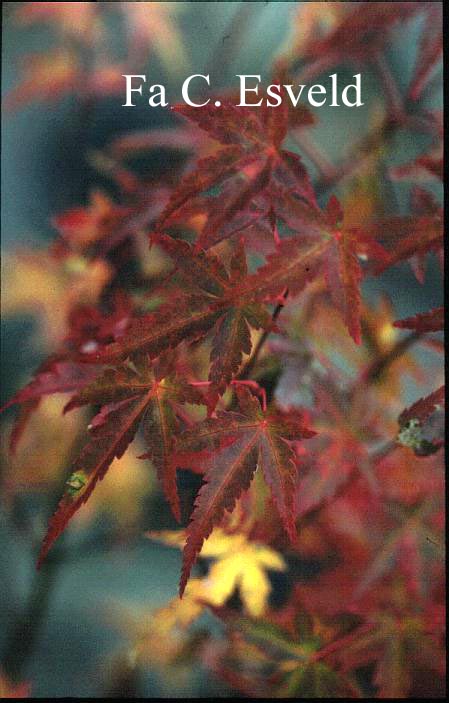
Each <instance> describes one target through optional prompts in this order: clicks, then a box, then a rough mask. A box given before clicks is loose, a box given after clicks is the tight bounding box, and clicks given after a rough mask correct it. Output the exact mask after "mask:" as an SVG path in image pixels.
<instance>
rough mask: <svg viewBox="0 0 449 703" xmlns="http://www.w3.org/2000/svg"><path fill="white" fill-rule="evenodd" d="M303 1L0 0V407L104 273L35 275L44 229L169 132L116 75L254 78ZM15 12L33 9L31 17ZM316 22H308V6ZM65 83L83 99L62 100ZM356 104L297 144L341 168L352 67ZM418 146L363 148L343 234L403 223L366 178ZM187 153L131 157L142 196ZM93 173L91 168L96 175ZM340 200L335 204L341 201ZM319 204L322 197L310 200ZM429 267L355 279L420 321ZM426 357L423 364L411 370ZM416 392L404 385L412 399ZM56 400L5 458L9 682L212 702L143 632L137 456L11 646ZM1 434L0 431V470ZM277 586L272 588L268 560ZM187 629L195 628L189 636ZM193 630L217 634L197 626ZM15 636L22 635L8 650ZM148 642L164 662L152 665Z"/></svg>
mask: <svg viewBox="0 0 449 703" xmlns="http://www.w3.org/2000/svg"><path fill="white" fill-rule="evenodd" d="M305 4H306V5H307V4H309V5H311V3H305ZM49 5H53V6H55V5H58V6H60V12H59V13H57V12H54V11H53V13H52V12H51V11H48V12H46V11H45V8H44V6H49ZM302 5H304V3H300V2H297V3H294V2H251V3H250V2H246V3H245V2H232V3H226V2H220V3H216V2H177V3H157V2H155V3H12V2H7V3H5V9H4V22H3V48H2V60H3V71H2V91H3V95H4V96H6V98H5V99H6V102H7V110H5V113H4V115H3V129H2V247H3V257H2V258H3V277H2V278H3V296H2V298H3V299H2V311H3V320H2V402H4V401H5V400H6V399H7V398H9V397H10V396H11V395H12V393H14V392H15V391H16V390H17V389H18V388H19V387H20V386H21V385H22V384H23V383H24V382H25V381H26V380H27V379H28V377H29V375H30V374H31V372H32V371H33V370H34V368H35V367H36V366H37V364H38V363H39V362H40V361H41V360H42V359H43V358H44V357H45V356H46V355H47V354H48V353H49V352H50V351H51V350H52V348H53V347H54V344H55V340H57V338H58V332H59V331H60V329H61V328H62V322H63V320H64V319H65V314H66V310H67V309H68V307H69V305H70V300H74V299H77V298H78V297H82V298H83V299H85V298H86V295H87V296H89V295H92V296H93V297H94V296H95V286H96V285H100V284H101V282H102V281H103V280H104V277H107V275H108V272H107V271H106V270H97V271H95V272H94V273H93V274H92V272H90V273H89V275H88V274H87V273H86V272H83V271H79V270H76V267H75V269H73V270H67V271H66V272H65V274H64V275H61V272H60V271H59V270H58V271H56V270H52V269H51V264H50V263H48V267H49V268H48V270H44V269H43V263H42V260H41V259H39V258H37V257H36V256H35V254H34V249H39V248H40V247H43V246H45V245H47V244H48V243H49V242H51V241H52V240H53V238H54V237H55V229H54V227H53V226H52V218H53V217H54V216H55V215H57V214H59V213H61V212H63V211H64V210H67V209H68V208H70V207H74V206H78V205H83V204H87V203H88V202H89V199H90V194H91V191H92V189H96V190H98V189H101V190H102V192H103V193H106V194H108V195H109V197H114V195H115V194H116V192H115V186H114V182H113V180H111V178H109V177H108V175H107V168H105V167H104V163H105V162H104V160H103V161H101V158H100V159H99V154H100V155H101V154H102V155H103V156H104V155H105V154H108V155H110V154H111V153H113V152H111V150H110V149H109V147H110V145H111V144H113V143H115V144H117V140H118V139H120V138H122V137H124V136H125V135H128V134H130V133H134V134H144V133H146V132H147V131H148V130H149V129H158V128H164V129H165V128H167V127H169V126H173V125H175V124H176V120H175V118H174V116H173V115H172V114H170V112H169V111H168V110H165V109H163V108H149V107H147V106H145V104H144V101H142V102H141V104H140V106H138V107H135V108H133V109H125V108H123V107H122V106H121V105H122V102H123V100H122V98H123V95H124V90H123V84H122V81H123V79H122V78H121V73H123V72H126V71H125V70H123V68H124V67H126V66H128V68H129V69H130V70H129V71H128V72H132V73H146V74H147V76H148V83H147V84H151V83H163V84H164V85H166V86H167V87H168V96H169V100H170V101H171V102H174V101H176V100H178V99H179V98H180V85H181V83H182V81H183V79H184V78H185V77H186V76H187V75H190V74H192V73H210V75H211V83H212V85H213V86H214V88H216V89H219V88H227V87H235V86H236V85H237V83H236V80H237V79H236V78H235V74H238V73H246V74H262V76H263V77H268V75H269V74H268V71H269V68H270V66H271V65H272V62H273V59H275V58H276V57H278V56H279V55H281V54H285V53H286V52H287V53H288V52H289V51H291V50H293V48H294V46H295V41H296V42H300V41H301V33H304V32H305V31H306V28H307V27H306V24H305V23H301V22H300V21H299V20H298V16H300V15H299V13H300V11H301V6H302ZM315 5H321V6H325V5H327V3H315ZM329 5H333V3H329ZM30 6H34V9H33V10H32V11H31V10H30ZM39 6H41V7H40V10H39ZM63 6H64V7H63ZM68 6H70V7H68ZM92 6H102V7H101V11H100V12H99V13H98V12H97V10H95V12H93V8H92ZM321 11H322V12H323V13H324V9H323V8H321ZM39 12H41V14H40V15H39ZM33 13H34V14H33ZM324 21H326V17H324ZM422 22H423V18H422V17H421V16H419V15H418V16H417V17H414V18H411V19H410V20H408V21H407V23H406V24H401V25H400V26H399V27H398V28H397V29H396V30H395V32H393V34H392V40H391V42H390V43H389V45H388V60H389V63H390V66H391V68H392V71H393V73H394V75H395V77H396V79H397V82H398V84H399V86H400V87H403V88H405V86H406V85H407V83H408V81H409V79H410V76H411V74H412V70H413V66H414V61H415V56H416V48H417V45H418V42H417V37H418V36H419V35H420V32H421V30H422ZM35 54H38V55H40V57H41V59H40V62H39V60H37V59H36V58H33V59H31V61H30V60H29V59H28V64H25V69H23V68H21V66H22V65H23V62H24V60H25V61H26V57H27V56H29V55H35ZM24 71H25V73H24ZM77 71H79V74H77ZM353 72H354V71H353V70H352V68H351V67H349V66H345V65H342V66H341V69H340V70H339V76H340V77H341V80H342V81H344V80H346V79H349V78H350V77H351V76H352V74H353ZM24 76H25V77H24ZM77 76H78V78H77ZM79 76H81V82H80V83H79V84H78V85H81V92H79V91H77V90H74V89H73V86H74V85H76V84H77V83H76V81H77V80H79ZM117 77H118V79H119V81H120V83H119V87H118V89H117ZM58 81H59V83H58ZM86 81H90V85H91V92H90V93H88V94H85V93H83V86H85V85H86ZM434 83H435V89H434V90H433V91H431V92H430V94H429V96H428V97H427V101H428V104H427V108H428V109H429V110H432V109H434V110H438V109H440V108H441V84H442V79H441V72H439V71H437V73H436V77H435V80H434ZM18 86H21V88H20V89H18ZM58 86H59V89H60V94H58ZM53 93H54V94H53ZM363 97H364V101H365V106H364V107H363V108H360V109H348V108H339V109H338V110H335V109H332V108H329V107H322V108H320V109H319V110H315V115H316V116H317V118H318V121H317V124H316V126H314V127H313V128H312V130H311V133H312V135H313V138H314V140H315V142H316V143H317V144H319V145H320V148H321V150H322V152H323V153H325V154H326V155H327V157H328V158H329V160H330V161H332V160H336V161H338V160H341V158H342V157H343V156H344V155H345V154H347V153H349V150H350V148H351V147H352V146H353V145H354V143H355V142H356V141H357V139H358V138H359V137H360V136H361V135H362V134H363V133H364V132H365V131H366V126H367V122H370V123H372V125H374V123H375V120H381V119H382V116H383V115H384V113H385V95H384V93H383V89H382V85H381V84H380V82H379V80H378V77H377V76H376V75H375V73H373V72H371V71H368V70H367V71H365V72H363ZM118 143H119V144H120V142H118ZM122 143H123V142H122ZM428 145H429V138H428V137H426V136H425V135H415V134H411V133H409V132H407V133H401V134H400V135H398V136H397V137H395V140H394V144H393V145H391V147H389V148H388V149H385V148H383V146H380V147H379V149H378V150H376V151H375V152H374V153H373V155H372V157H371V158H370V160H368V162H367V163H366V165H365V167H364V169H362V170H361V172H359V174H358V182H356V183H355V184H354V182H352V184H351V189H352V190H351V191H350V192H348V193H346V198H347V200H346V202H345V205H346V208H347V210H348V211H349V212H350V213H353V216H354V221H357V220H360V217H362V218H363V216H364V215H366V216H367V217H368V216H370V215H371V214H372V212H376V214H377V215H379V216H381V215H382V214H386V212H385V207H386V205H385V204H386V203H388V204H389V205H388V207H389V208H390V210H394V211H395V212H401V213H405V212H407V208H408V192H409V184H408V183H406V182H403V181H397V182H393V181H391V180H389V179H386V178H384V177H382V176H383V175H384V174H385V173H386V172H387V170H388V169H389V168H391V167H394V166H397V165H400V164H404V163H408V162H410V161H412V160H413V159H414V158H415V157H416V156H417V155H419V154H420V153H422V152H423V151H425V150H426V148H427V147H428ZM190 151H191V149H190V148H189V145H188V144H187V145H183V148H182V149H180V150H179V149H170V148H160V147H158V148H156V149H152V150H148V149H147V150H145V151H144V152H139V153H134V154H133V153H131V155H130V156H129V158H128V163H129V165H131V166H132V168H133V169H135V170H136V171H137V172H138V173H140V174H142V175H144V176H145V178H146V179H148V181H149V182H150V183H151V182H153V183H154V182H157V179H158V174H159V173H160V170H161V168H162V166H164V167H166V165H167V160H171V162H170V163H172V164H173V167H175V166H177V165H178V164H179V163H182V161H183V160H185V159H186V158H187V157H188V155H189V152H190ZM304 162H305V164H306V165H307V167H308V168H309V169H310V172H311V174H312V176H314V175H316V169H315V166H314V163H313V161H312V160H310V159H309V158H308V156H307V153H305V156H304ZM99 163H100V165H101V164H102V165H103V166H102V167H100V168H99V167H98V165H99ZM379 184H380V185H379ZM426 188H427V189H428V190H432V191H433V192H434V193H435V194H436V195H437V196H438V197H441V187H440V186H439V185H438V183H437V182H433V181H432V180H430V181H429V182H427V183H426ZM383 189H386V191H385V192H384V190H383ZM351 193H352V196H351ZM354 193H356V196H357V197H355V196H354ZM360 194H362V195H363V196H364V197H360ZM342 195H343V198H344V197H345V193H344V192H343V194H342ZM328 196H329V193H323V196H322V201H321V204H324V203H325V201H326V199H327V197H328ZM351 197H352V201H351ZM391 203H394V207H393V208H392V207H391ZM357 208H358V210H357ZM363 208H365V209H366V213H364V212H363ZM17 250H22V255H21V257H20V258H17V256H16V254H15V252H16V251H17ZM428 266H429V268H428V272H427V279H426V286H425V287H423V286H421V285H420V284H419V283H418V282H417V281H416V279H415V278H414V277H413V276H412V275H411V272H410V267H409V265H408V264H404V265H403V266H398V267H395V268H394V269H392V270H390V271H388V272H387V273H386V274H384V276H383V277H381V278H378V279H373V278H372V279H369V280H367V281H365V282H364V284H363V285H364V294H365V296H366V297H367V299H368V300H370V301H372V302H373V304H376V305H380V306H381V309H382V306H384V307H383V310H384V311H385V309H386V308H385V306H387V307H388V305H390V303H386V302H385V300H383V302H382V300H381V299H380V291H381V290H383V291H384V290H385V289H387V290H388V291H389V295H390V298H391V305H392V306H393V310H394V312H393V313H390V321H391V319H398V318H401V317H405V316H407V315H411V314H414V313H416V312H417V311H421V310H422V311H425V310H428V309H430V308H433V307H435V306H437V305H439V304H441V296H442V283H441V273H440V269H439V267H438V265H437V264H436V262H435V261H434V260H431V261H430V264H429V265H428ZM90 276H91V277H90ZM389 329H390V330H391V326H390V327H389ZM420 354H424V352H422V351H421V352H420ZM425 362H426V363H427V364H429V363H430V364H432V363H435V361H434V360H432V358H430V361H429V359H428V358H427V357H426V359H425ZM286 363H287V362H286ZM436 368H437V367H436ZM292 372H293V373H294V370H293V371H292ZM284 386H285V387H284V389H283V390H282V388H281V389H280V390H278V392H281V393H284V394H287V393H288V381H287V376H284ZM406 397H407V396H406ZM415 397H416V394H413V390H411V391H410V399H412V400H415ZM63 404H64V403H63V402H62V401H61V400H60V399H59V396H56V397H50V398H48V400H46V401H45V402H43V403H42V405H41V407H40V409H39V411H38V412H37V413H36V414H35V416H34V419H33V421H32V424H31V427H30V430H29V432H28V433H27V435H26V437H25V438H24V440H23V442H22V443H21V445H20V447H19V450H18V453H17V455H16V457H15V458H14V459H12V460H8V462H6V461H5V462H4V468H3V470H2V512H1V514H0V554H1V557H0V559H1V562H2V566H1V572H2V579H1V583H0V589H1V595H0V598H1V602H2V604H3V607H2V609H1V613H0V621H1V626H0V645H1V647H2V648H3V649H4V651H8V650H11V642H14V641H15V642H16V644H18V646H20V647H24V648H25V649H26V647H27V646H28V645H29V647H30V651H29V653H28V656H27V661H26V666H25V667H24V669H23V670H21V672H20V675H21V679H22V680H25V681H29V682H32V694H33V695H34V696H37V697H42V696H44V697H45V696H49V697H52V696H99V695H102V694H105V693H106V694H107V693H112V694H113V693H114V692H117V691H118V692H123V691H125V692H126V687H127V686H128V687H129V688H128V692H131V694H132V693H136V692H138V694H140V695H146V696H165V697H169V696H173V695H176V694H177V693H178V694H179V693H180V692H181V695H188V696H195V695H198V694H200V695H201V696H203V697H204V696H207V695H210V696H214V695H219V696H224V695H226V693H227V692H226V689H225V688H224V687H223V684H222V683H218V682H217V681H215V680H214V679H213V678H212V677H211V676H209V675H208V674H207V673H206V672H205V671H202V670H201V669H198V668H197V667H192V666H191V665H189V662H188V660H187V662H186V663H185V666H184V668H182V667H181V668H180V669H178V670H177V672H178V673H177V675H176V676H175V675H174V674H173V672H171V674H170V675H169V676H167V672H165V674H164V668H163V664H164V652H165V651H166V649H167V648H168V647H169V644H168V643H166V644H165V645H164V646H162V648H161V644H160V642H161V641H162V642H166V641H165V640H163V639H162V640H160V638H161V637H162V636H163V635H162V634H161V633H160V632H159V631H158V629H157V626H156V625H154V623H153V625H151V623H150V624H149V625H148V627H146V626H145V623H146V622H147V620H145V618H150V615H149V613H150V611H151V610H152V609H153V608H156V607H159V606H163V605H164V604H165V603H166V602H167V599H169V598H171V597H174V596H175V595H176V584H177V578H178V573H179V566H180V555H179V553H178V551H177V550H173V549H171V548H169V547H168V546H167V545H164V544H158V543H155V542H152V541H149V540H148V539H146V538H145V537H144V536H143V534H142V533H143V532H144V531H146V530H152V529H159V530H161V529H170V528H172V527H174V524H173V522H172V519H171V517H170V516H169V513H168V510H167V507H166V506H165V503H164V501H163V499H162V496H161V493H160V489H159V487H158V486H157V485H156V482H155V479H154V476H153V474H152V473H151V472H150V471H149V470H148V465H147V464H146V463H144V462H142V461H139V460H138V459H137V458H136V457H137V456H138V455H139V454H141V453H142V450H141V448H139V447H138V446H137V444H134V445H133V447H132V449H131V451H130V452H128V453H127V454H126V455H125V457H124V458H123V459H121V460H120V461H115V462H114V465H113V466H112V468H111V470H110V472H109V473H108V476H107V478H106V479H105V480H104V482H103V483H102V484H101V485H100V486H99V487H98V488H97V489H96V491H95V493H94V495H93V497H92V499H91V500H90V502H89V503H88V504H87V506H86V507H85V508H83V510H82V511H80V513H79V514H78V516H77V517H76V518H75V519H74V521H73V524H72V527H71V529H70V531H69V533H68V535H67V536H66V537H65V540H64V542H63V544H62V546H60V547H58V548H57V550H55V555H54V556H53V557H52V559H53V561H52V564H53V567H52V568H50V569H49V570H48V572H47V577H46V578H47V583H46V587H47V590H45V589H43V590H42V592H39V591H38V593H37V595H36V596H35V598H36V599H39V598H41V599H42V598H43V597H45V595H44V591H45V594H47V593H48V598H49V601H48V605H47V610H46V617H45V621H44V622H42V623H41V626H40V627H39V629H38V631H37V632H36V640H35V641H32V642H28V643H26V644H25V642H24V640H23V636H24V634H25V638H26V632H27V631H26V628H25V630H23V629H22V630H20V627H21V617H22V615H23V612H24V608H29V610H28V611H25V612H26V613H27V615H26V617H29V618H32V617H33V612H34V611H33V608H34V607H35V606H36V603H35V602H34V601H33V595H32V594H33V593H36V588H37V589H39V588H40V586H39V578H38V577H37V576H36V574H35V565H34V560H35V555H36V548H37V545H38V544H39V542H40V539H41V536H42V533H43V530H44V526H45V521H46V515H47V512H48V510H49V509H50V504H51V501H52V499H53V498H52V496H54V495H57V494H58V493H59V492H60V486H61V481H63V480H64V478H65V471H66V468H67V464H68V461H69V458H70V457H71V456H72V455H73V452H74V448H75V446H76V444H77V441H76V440H75V442H74V441H73V437H74V436H76V430H77V428H79V425H80V422H81V419H82V415H83V411H82V410H79V411H76V412H74V413H70V414H68V415H65V416H62V415H61V409H62V406H63ZM6 425H8V423H6ZM7 430H8V427H6V428H5V430H4V433H3V435H2V437H3V439H2V458H3V459H5V455H6V452H7V448H6V437H7V434H8V432H7ZM311 568H312V567H311ZM306 575H307V574H306ZM276 578H280V579H282V578H285V577H283V575H282V566H281V565H280V566H279V574H278V576H276ZM210 620H211V619H210ZM203 626H204V625H203V624H202V621H200V624H199V625H198V631H199V632H200V633H201V628H202V627H203ZM207 627H217V625H212V624H211V621H210V622H208V623H207ZM17 628H19V629H17ZM139 628H141V630H139ZM152 628H153V629H152ZM141 631H144V635H143V640H142V635H141V634H140V635H139V632H141ZM136 632H137V634H136ZM19 635H21V636H22V640H20V637H19V639H17V637H18V636H19ZM14 637H15V638H16V639H15V640H14ZM136 637H137V640H138V641H139V642H140V646H145V647H147V648H148V650H149V651H150V656H149V658H148V662H147V665H146V666H143V667H142V669H141V670H140V672H139V680H138V681H136V680H129V681H128V679H127V676H129V673H128V672H129V670H130V667H129V661H128V660H127V656H128V655H127V654H126V652H127V651H128V649H127V647H128V645H127V643H129V642H130V641H131V642H132V641H133V638H134V641H135V638H136ZM139 638H140V639H139ZM142 642H143V643H144V644H142ZM158 647H159V648H161V649H162V653H161V661H159V662H158ZM164 647H165V649H164ZM122 652H123V653H122ZM133 671H134V670H133ZM161 672H162V673H161ZM133 676H135V673H133ZM5 685H6V684H5ZM5 690H6V689H5ZM20 690H21V691H22V692H23V689H20Z"/></svg>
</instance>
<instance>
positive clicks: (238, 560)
mask: <svg viewBox="0 0 449 703" xmlns="http://www.w3.org/2000/svg"><path fill="white" fill-rule="evenodd" d="M148 536H149V537H150V538H151V539H155V540H157V541H159V542H162V543H163V544H167V545H170V546H174V547H180V548H182V547H183V546H184V543H185V533H184V532H183V531H180V532H170V531H162V532H150V533H148ZM200 556H202V557H206V558H212V559H214V560H215V561H214V563H213V564H212V566H211V567H210V569H209V573H208V575H207V577H206V578H205V579H202V580H201V581H200V583H195V584H194V586H193V587H191V593H192V595H193V596H194V597H196V598H198V599H201V600H204V601H206V602H207V603H210V604H211V605H214V606H221V605H224V603H225V602H226V600H227V599H228V598H229V597H230V596H231V595H232V593H233V592H234V590H235V589H236V588H238V589H239V593H240V597H241V599H242V603H243V605H244V607H245V608H246V610H247V612H248V613H249V614H250V615H252V616H253V617H259V616H261V615H263V613H264V612H265V610H266V607H267V603H268V597H269V595H270V592H271V585H270V581H269V578H268V576H267V573H266V571H267V569H272V570H274V571H284V570H285V569H286V564H285V562H284V560H283V558H282V557H281V556H280V554H278V553H277V552H275V551H274V550H273V549H271V548H270V547H267V546H265V545H263V544H260V543H258V542H250V541H249V540H248V539H247V537H246V535H244V534H241V533H239V534H226V533H225V532H224V531H223V530H222V529H220V528H216V529H215V530H214V531H213V532H212V534H211V535H210V537H209V538H208V539H207V540H206V541H205V543H204V545H203V548H202V550H201V554H200ZM196 581H198V579H197V580H196Z"/></svg>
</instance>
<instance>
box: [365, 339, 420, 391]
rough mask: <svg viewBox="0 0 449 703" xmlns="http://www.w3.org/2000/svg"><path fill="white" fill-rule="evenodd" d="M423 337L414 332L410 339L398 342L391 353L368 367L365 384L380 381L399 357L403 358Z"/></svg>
mask: <svg viewBox="0 0 449 703" xmlns="http://www.w3.org/2000/svg"><path fill="white" fill-rule="evenodd" d="M421 337H422V333H421V332H414V333H413V334H410V335H409V336H408V337H405V338H404V339H401V340H399V342H397V343H396V344H395V345H394V347H393V348H392V349H390V351H388V352H387V353H386V354H383V355H382V356H380V357H379V358H378V359H375V360H374V362H373V363H372V364H371V365H370V366H368V368H367V369H366V370H365V372H364V373H363V380H364V382H365V383H367V384H371V383H375V382H376V381H378V380H379V379H380V377H381V376H382V374H384V373H385V371H386V370H387V368H388V367H389V366H391V364H392V363H393V362H394V361H396V360H397V359H399V357H401V356H402V354H404V353H405V352H406V351H407V349H409V348H410V347H411V346H412V345H413V344H415V342H417V341H418V340H419V339H421Z"/></svg>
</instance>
